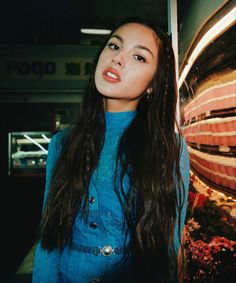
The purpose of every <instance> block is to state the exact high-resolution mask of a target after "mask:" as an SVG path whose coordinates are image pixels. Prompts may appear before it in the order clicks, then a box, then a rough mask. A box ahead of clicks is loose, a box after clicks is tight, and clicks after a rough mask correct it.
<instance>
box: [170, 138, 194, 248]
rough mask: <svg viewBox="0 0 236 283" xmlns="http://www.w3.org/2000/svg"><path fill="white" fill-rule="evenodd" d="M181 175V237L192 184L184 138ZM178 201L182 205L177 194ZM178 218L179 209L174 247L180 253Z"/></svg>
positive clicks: (182, 142) (182, 141)
mask: <svg viewBox="0 0 236 283" xmlns="http://www.w3.org/2000/svg"><path fill="white" fill-rule="evenodd" d="M180 173H181V176H182V181H183V188H182V187H180V188H179V189H180V194H181V200H182V201H183V206H182V210H181V216H180V235H181V234H182V231H183V227H184V223H185V218H186V210H187V201H188V190H189V182H190V162H189V152H188V147H187V144H186V141H185V139H184V138H183V137H181V155H180ZM183 189H184V190H183ZM177 201H178V204H180V198H179V195H178V193H177ZM178 218H179V210H178V209H177V218H176V224H175V231H174V247H175V250H176V251H178V249H179V247H180V239H179V227H178Z"/></svg>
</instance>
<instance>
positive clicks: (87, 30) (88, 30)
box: [80, 28, 111, 35]
mask: <svg viewBox="0 0 236 283" xmlns="http://www.w3.org/2000/svg"><path fill="white" fill-rule="evenodd" d="M80 31H81V33H86V34H101V35H106V34H110V33H111V30H109V29H91V28H82V29H81V30H80Z"/></svg>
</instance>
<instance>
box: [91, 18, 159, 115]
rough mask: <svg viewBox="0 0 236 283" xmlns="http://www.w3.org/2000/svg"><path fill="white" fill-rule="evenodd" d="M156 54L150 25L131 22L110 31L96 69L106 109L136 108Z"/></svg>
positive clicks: (150, 77)
mask: <svg viewBox="0 0 236 283" xmlns="http://www.w3.org/2000/svg"><path fill="white" fill-rule="evenodd" d="M157 54H158V40H157V36H156V34H155V32H154V31H153V30H152V29H150V28H149V27H146V26H144V25H141V24H138V23H129V24H125V25H123V26H121V27H120V28H118V29H117V30H116V31H115V32H114V33H113V34H112V35H111V38H110V39H109V41H108V43H107V45H106V46H105V48H104V49H103V51H102V53H101V55H100V57H99V60H98V64H97V67H96V71H95V85H96V88H97V90H98V91H99V92H100V93H101V94H102V95H103V96H104V97H105V105H106V108H107V109H106V110H108V111H122V110H124V111H125V110H134V109H136V107H137V104H138V101H139V99H140V98H141V96H142V94H143V93H144V92H145V91H146V90H147V88H148V87H149V84H150V82H151V80H152V78H153V76H154V73H155V71H156V69H157Z"/></svg>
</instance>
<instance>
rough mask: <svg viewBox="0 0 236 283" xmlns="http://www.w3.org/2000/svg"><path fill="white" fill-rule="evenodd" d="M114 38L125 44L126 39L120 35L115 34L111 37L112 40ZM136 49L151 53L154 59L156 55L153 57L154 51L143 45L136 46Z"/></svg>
mask: <svg viewBox="0 0 236 283" xmlns="http://www.w3.org/2000/svg"><path fill="white" fill-rule="evenodd" d="M113 37H115V38H117V39H118V40H119V41H120V42H121V43H124V39H123V38H122V37H121V36H120V35H118V34H113V35H112V36H111V37H110V39H111V38H113ZM134 47H135V48H139V49H144V50H146V51H147V52H149V53H150V54H151V55H152V57H153V58H154V55H153V53H152V51H151V50H150V49H149V48H147V47H146V46H143V45H135V46H134Z"/></svg>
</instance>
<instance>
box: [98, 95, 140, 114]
mask: <svg viewBox="0 0 236 283" xmlns="http://www.w3.org/2000/svg"><path fill="white" fill-rule="evenodd" d="M103 105H104V111H106V112H127V111H135V110H136V109H137V105H138V101H137V100H128V101H127V100H122V99H110V98H104V99H103Z"/></svg>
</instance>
